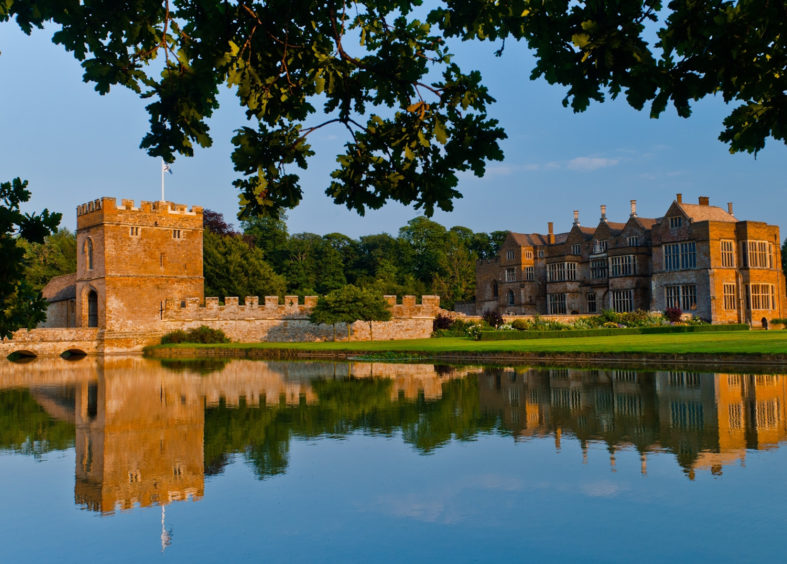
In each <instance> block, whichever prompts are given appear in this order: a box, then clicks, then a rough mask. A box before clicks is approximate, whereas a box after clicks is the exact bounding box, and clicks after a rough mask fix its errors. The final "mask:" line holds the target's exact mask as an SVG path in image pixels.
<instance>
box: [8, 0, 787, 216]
mask: <svg viewBox="0 0 787 564" xmlns="http://www.w3.org/2000/svg"><path fill="white" fill-rule="evenodd" d="M419 16H420V17H419ZM11 19H14V20H15V21H16V23H17V24H18V25H19V26H20V28H21V29H22V30H24V31H25V32H27V33H30V31H31V30H32V29H33V28H34V27H43V26H44V25H45V24H49V25H50V26H51V27H52V28H54V29H56V31H55V33H54V35H53V41H54V42H55V43H57V44H60V45H62V46H63V47H64V48H65V49H67V50H68V51H70V52H71V53H73V55H74V56H75V57H76V58H77V59H78V60H79V61H81V64H82V67H83V69H84V75H83V78H84V80H85V81H86V82H89V83H92V84H94V85H95V88H96V90H97V91H98V92H100V93H102V94H104V93H107V92H108V91H109V90H110V89H111V88H112V87H114V86H123V87H126V88H129V89H131V90H132V91H134V92H136V93H138V94H139V95H140V96H142V97H144V98H147V99H149V100H150V104H149V105H148V106H147V110H148V112H149V114H150V128H149V131H148V133H147V134H146V135H145V136H144V138H143V140H142V144H141V146H142V147H143V148H144V149H146V150H147V151H148V153H149V154H151V155H154V156H160V157H162V158H163V159H165V160H166V161H168V162H171V161H172V160H173V159H174V158H175V156H176V155H178V154H180V155H186V156H190V155H192V154H193V148H194V146H195V145H199V146H203V147H207V146H209V145H211V143H212V139H211V136H210V129H209V127H208V121H209V119H210V117H211V116H212V115H213V112H214V111H215V110H216V109H217V107H218V104H219V102H218V94H219V91H220V88H221V87H228V88H229V89H231V90H232V91H233V92H234V93H235V95H236V96H237V98H238V102H239V103H240V105H241V107H242V108H243V109H244V110H245V113H246V117H247V119H248V122H247V123H244V124H242V125H240V126H239V127H238V129H236V131H235V134H234V137H233V138H232V142H233V144H234V151H233V153H232V161H233V164H234V167H235V170H236V171H237V172H238V173H239V175H238V178H237V179H236V180H235V181H234V185H235V186H236V187H237V188H238V190H239V191H240V206H241V213H240V215H241V218H242V219H248V218H250V217H252V216H254V215H272V216H278V215H279V214H280V213H281V211H282V210H283V209H285V208H291V207H294V206H295V205H297V204H298V203H299V202H300V200H301V198H302V187H301V178H300V176H299V172H298V169H305V168H306V167H307V164H308V160H309V158H310V157H311V156H312V155H313V154H314V151H313V149H312V146H311V144H310V143H309V136H310V134H312V133H313V132H315V131H317V130H319V129H321V128H323V127H327V126H333V127H338V128H341V129H343V130H345V134H346V138H347V142H346V143H344V145H343V147H342V148H341V150H340V151H339V153H338V154H337V157H336V161H337V167H336V169H335V170H334V171H333V172H332V173H331V175H330V181H329V182H328V183H327V184H328V185H327V187H326V193H327V194H328V195H329V196H330V197H332V198H333V200H334V201H335V202H336V203H337V204H342V205H345V206H347V207H348V208H349V209H354V210H357V211H358V212H359V213H361V214H363V213H364V212H365V210H366V209H369V208H371V209H375V208H379V207H381V206H382V205H383V204H384V203H385V202H387V201H390V200H393V201H397V202H401V203H404V204H414V205H415V206H416V207H417V208H422V209H423V210H424V212H425V213H426V214H427V215H431V214H432V212H433V211H434V209H435V207H437V208H441V209H443V210H451V209H452V201H453V200H454V199H455V198H458V197H460V196H461V195H460V193H459V192H458V191H457V189H456V188H457V184H458V173H460V172H462V171H472V172H473V173H474V174H475V175H477V176H481V175H483V174H484V170H485V165H486V162H487V161H489V160H501V159H502V158H503V154H502V151H501V149H500V146H499V142H500V141H501V140H502V139H504V138H505V133H504V132H503V130H502V129H501V128H500V127H498V123H497V121H496V120H494V119H492V118H490V117H489V116H488V113H487V111H488V106H489V104H490V103H492V102H493V101H494V100H493V98H492V97H491V96H490V94H489V92H488V91H487V89H486V87H485V86H484V85H483V84H482V83H481V75H480V73H479V72H477V71H466V70H463V69H461V68H460V67H459V66H458V65H457V64H456V63H455V62H454V61H453V60H452V55H451V52H450V50H449V48H448V47H447V42H446V39H447V38H454V37H456V38H460V39H462V40H495V41H502V46H501V47H500V48H499V50H498V53H499V54H503V46H504V45H505V41H506V40H507V39H512V40H517V41H525V42H526V43H527V44H528V46H529V47H530V48H531V49H532V50H533V51H534V54H535V59H536V65H535V68H533V69H532V72H531V77H532V78H538V77H543V78H544V79H546V80H547V81H548V82H550V83H552V84H559V85H562V86H564V87H565V88H566V89H567V92H566V96H565V98H564V100H563V103H564V105H566V106H569V105H570V106H571V108H572V109H573V110H574V111H583V110H585V109H586V108H587V107H588V106H589V104H590V103H591V102H593V101H603V100H604V99H605V97H606V96H608V95H609V96H611V97H612V98H615V97H617V96H619V95H620V94H621V93H622V94H623V95H624V97H625V99H626V101H627V102H628V103H629V104H630V105H631V106H633V107H634V108H637V109H643V108H645V107H646V105H647V106H649V110H650V115H651V116H652V117H658V116H660V115H661V114H662V113H663V112H664V110H665V109H666V108H667V106H668V105H669V104H672V105H673V106H674V107H675V109H676V111H677V113H678V114H679V115H680V116H683V117H688V116H689V115H690V114H691V105H692V103H693V102H695V101H697V100H700V99H702V98H704V97H706V96H709V95H716V94H719V95H721V97H722V98H723V99H724V101H725V102H728V103H730V104H732V105H734V107H733V109H732V111H731V112H730V114H729V115H728V116H727V117H726V119H725V120H724V130H723V131H722V132H721V134H720V139H721V140H722V141H724V142H725V143H728V144H729V147H730V151H732V152H736V151H748V152H753V153H756V152H757V151H759V150H761V149H762V148H763V147H764V146H765V140H766V139H767V138H768V137H773V138H775V139H778V140H781V141H787V125H786V124H787V95H785V92H787V73H786V72H785V69H786V68H787V4H785V2H779V1H771V0H706V1H703V2H695V1H688V0H672V1H670V2H668V3H665V2H662V1H661V0H610V1H603V2H602V1H598V0H588V1H571V0H507V1H499V0H434V2H430V7H429V8H425V7H423V6H422V1H421V0H363V1H354V2H347V1H346V0H343V1H342V2H338V1H336V0H327V1H325V2H315V1H313V0H256V1H254V0H240V1H238V2H234V3H230V2H226V1H221V0H200V1H195V0H126V1H124V2H123V3H122V9H119V8H118V4H117V2H114V1H112V0H82V1H80V2H76V1H73V0H71V1H62V0H4V1H3V2H0V22H3V21H6V20H11Z"/></svg>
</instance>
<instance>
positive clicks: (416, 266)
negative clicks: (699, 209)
mask: <svg viewBox="0 0 787 564" xmlns="http://www.w3.org/2000/svg"><path fill="white" fill-rule="evenodd" d="M204 225H205V235H204V272H205V295H207V296H219V297H224V296H239V297H241V298H243V297H245V296H266V295H268V296H272V295H280V296H281V295H284V294H291V295H299V296H306V295H325V294H327V293H328V292H330V291H331V290H335V289H337V288H340V287H342V286H344V285H345V284H354V285H356V286H359V287H361V288H370V289H373V290H375V291H376V292H379V293H381V294H396V295H400V296H401V295H404V294H414V295H416V296H421V295H423V294H437V295H439V296H440V299H441V304H442V306H443V307H445V308H448V309H450V308H452V307H453V306H454V304H455V303H457V302H465V301H472V300H473V299H474V296H475V261H476V260H477V259H479V258H492V257H494V256H495V255H496V254H497V251H498V249H499V248H500V244H501V243H502V242H503V239H504V238H505V235H506V232H505V231H493V232H491V233H475V232H473V231H472V230H471V229H468V228H467V227H461V226H456V227H451V228H450V229H447V228H445V227H444V226H442V225H440V224H439V223H437V222H435V221H432V220H430V219H428V218H426V217H416V218H414V219H412V220H410V221H409V222H407V225H405V226H403V227H401V228H400V229H399V233H398V234H397V236H396V237H393V236H392V235H389V234H388V233H379V234H376V235H364V236H362V237H359V238H358V239H353V238H351V237H348V236H346V235H343V234H341V233H329V234H328V235H316V234H314V233H296V234H293V235H291V234H290V233H289V232H288V230H287V224H286V222H285V221H284V220H276V219H270V218H255V219H252V220H249V221H244V222H242V223H241V228H240V230H236V229H234V228H233V226H232V225H230V224H228V223H227V222H226V221H225V220H224V217H223V216H222V214H220V213H216V212H213V211H210V210H205V212H204ZM17 244H18V245H21V246H23V247H24V249H25V255H26V257H27V258H28V259H29V263H28V265H27V267H26V280H27V281H28V282H29V283H30V284H31V285H32V286H33V287H34V288H35V289H38V290H40V289H41V288H43V287H44V285H45V284H46V283H47V282H48V281H49V280H50V279H51V278H52V277H54V276H58V275H60V274H68V273H70V272H75V271H76V238H75V236H74V234H73V233H71V232H70V231H68V230H67V229H61V230H59V231H57V232H56V233H54V234H53V235H51V236H49V237H47V238H46V240H45V242H44V243H41V244H38V243H29V242H27V241H24V240H22V239H19V240H18V241H17ZM782 268H783V269H784V270H785V274H787V240H785V241H784V244H783V245H782Z"/></svg>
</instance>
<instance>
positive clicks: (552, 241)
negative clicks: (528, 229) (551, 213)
mask: <svg viewBox="0 0 787 564" xmlns="http://www.w3.org/2000/svg"><path fill="white" fill-rule="evenodd" d="M547 230H548V231H549V237H548V238H547V240H548V241H549V244H550V245H554V244H555V224H554V223H552V222H551V221H550V222H548V223H547Z"/></svg>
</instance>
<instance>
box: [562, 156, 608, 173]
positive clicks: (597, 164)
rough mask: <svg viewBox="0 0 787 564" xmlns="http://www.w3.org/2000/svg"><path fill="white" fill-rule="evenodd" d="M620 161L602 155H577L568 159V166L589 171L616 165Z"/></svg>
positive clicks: (572, 168)
mask: <svg viewBox="0 0 787 564" xmlns="http://www.w3.org/2000/svg"><path fill="white" fill-rule="evenodd" d="M619 162H620V161H619V160H618V159H605V158H602V157H576V158H574V159H571V160H570V161H568V165H567V168H569V169H571V170H580V171H584V172H589V171H593V170H598V169H600V168H607V167H610V166H615V165H616V164H618V163H619Z"/></svg>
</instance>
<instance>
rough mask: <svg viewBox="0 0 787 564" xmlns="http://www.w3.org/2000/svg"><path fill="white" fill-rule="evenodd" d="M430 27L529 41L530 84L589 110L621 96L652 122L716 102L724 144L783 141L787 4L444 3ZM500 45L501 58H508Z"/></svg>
mask: <svg viewBox="0 0 787 564" xmlns="http://www.w3.org/2000/svg"><path fill="white" fill-rule="evenodd" d="M440 4H441V6H439V7H438V8H436V9H435V10H433V11H432V12H431V13H430V15H429V18H428V20H429V21H430V22H431V23H434V24H436V25H438V26H439V27H440V29H441V30H442V32H443V33H444V35H446V36H458V37H462V38H464V39H481V40H503V41H505V39H506V38H511V39H515V40H522V41H526V42H527V44H528V45H529V46H530V47H531V48H532V49H533V50H534V52H535V58H536V65H535V68H534V69H533V70H532V72H531V78H534V79H535V78H538V77H543V78H545V79H546V80H547V81H548V82H549V83H550V84H560V85H562V86H564V87H566V89H567V92H566V96H565V98H564V100H563V104H564V105H565V106H571V108H572V109H573V110H574V111H583V110H585V109H586V108H587V107H588V106H589V104H590V103H591V102H593V101H597V102H601V101H603V100H604V99H605V96H606V95H607V94H608V95H610V96H611V97H612V98H616V97H617V96H618V95H619V94H621V93H623V95H624V96H625V99H626V101H627V102H628V103H629V104H630V105H631V106H632V107H634V108H636V109H638V110H639V109H642V108H644V107H645V106H646V105H649V110H650V115H651V117H654V118H655V117H658V116H660V115H661V114H662V113H663V112H664V110H665V109H666V108H667V105H668V104H670V103H671V104H672V105H673V106H674V107H675V110H676V111H677V113H678V115H680V116H682V117H689V115H691V104H692V103H693V102H695V101H697V100H700V99H702V98H704V97H706V96H709V95H716V94H719V95H721V97H722V98H723V99H724V101H725V102H727V103H730V104H734V105H735V107H734V109H733V110H732V111H731V113H730V114H729V115H728V116H727V117H726V118H725V120H724V130H723V131H722V132H721V134H720V135H719V139H721V140H722V141H723V142H725V143H728V144H729V146H730V151H731V152H736V151H748V152H754V153H756V152H757V151H759V150H760V149H762V148H763V147H764V146H765V140H766V139H767V138H768V137H769V136H772V137H774V138H776V139H779V140H781V141H787V125H785V124H787V96H785V92H787V73H785V68H787V4H785V3H784V2H772V1H769V0H707V1H702V2H691V1H686V0H673V1H670V2H668V3H666V5H665V3H664V2H662V1H661V0H625V1H624V0H619V1H613V2H597V1H585V2H568V1H567V0H538V1H534V0H510V1H508V2H490V1H487V0H444V1H443V2H441V3H440ZM502 51H503V49H502V47H501V49H500V51H499V52H498V53H499V54H502Z"/></svg>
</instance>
